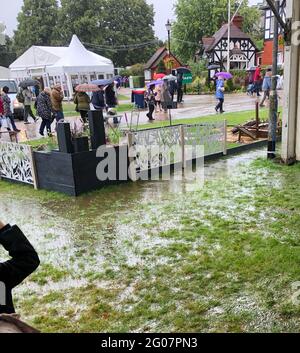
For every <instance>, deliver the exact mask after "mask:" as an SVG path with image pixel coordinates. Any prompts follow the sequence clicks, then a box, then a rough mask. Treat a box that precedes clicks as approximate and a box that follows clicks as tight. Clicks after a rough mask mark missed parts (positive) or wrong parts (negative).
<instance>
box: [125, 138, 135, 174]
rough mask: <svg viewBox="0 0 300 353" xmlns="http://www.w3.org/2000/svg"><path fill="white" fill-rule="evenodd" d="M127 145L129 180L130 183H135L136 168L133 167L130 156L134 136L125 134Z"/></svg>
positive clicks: (132, 160)
mask: <svg viewBox="0 0 300 353" xmlns="http://www.w3.org/2000/svg"><path fill="white" fill-rule="evenodd" d="M127 144H128V159H129V170H128V172H129V178H130V179H131V180H132V181H137V175H136V174H137V173H136V168H135V166H134V157H133V156H132V155H131V152H132V149H133V146H134V134H133V133H132V132H129V133H128V134H127Z"/></svg>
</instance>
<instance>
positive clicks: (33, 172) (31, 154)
mask: <svg viewBox="0 0 300 353" xmlns="http://www.w3.org/2000/svg"><path fill="white" fill-rule="evenodd" d="M29 159H30V165H31V172H32V179H33V186H34V188H35V190H37V189H38V187H39V185H38V178H37V172H36V165H35V160H34V154H33V148H32V146H29Z"/></svg>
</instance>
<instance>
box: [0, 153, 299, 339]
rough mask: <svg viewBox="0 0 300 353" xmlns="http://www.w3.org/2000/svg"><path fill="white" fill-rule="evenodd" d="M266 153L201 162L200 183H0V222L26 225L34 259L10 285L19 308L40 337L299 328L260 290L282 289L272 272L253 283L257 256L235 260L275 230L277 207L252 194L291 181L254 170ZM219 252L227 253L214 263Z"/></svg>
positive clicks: (220, 254)
mask: <svg viewBox="0 0 300 353" xmlns="http://www.w3.org/2000/svg"><path fill="white" fill-rule="evenodd" d="M265 155H266V152H265V151H264V150H262V149H259V150H255V151H252V152H250V153H246V154H241V155H239V156H235V157H230V158H225V159H222V160H220V161H217V162H212V163H208V164H206V165H205V178H206V181H205V186H204V188H203V187H202V185H200V184H199V181H197V180H192V175H191V174H190V175H187V177H186V178H185V179H183V180H182V181H175V180H172V181H160V182H140V183H128V184H123V185H119V186H114V187H109V188H106V189H103V190H101V191H98V192H95V193H91V194H88V195H84V196H81V197H79V198H77V199H74V198H68V197H65V196H62V195H58V194H52V193H47V192H34V191H31V189H30V188H27V187H22V186H20V187H19V186H11V184H9V186H8V184H7V183H5V184H3V183H0V199H1V202H0V214H1V218H2V219H3V220H7V221H10V222H11V223H16V224H18V225H19V226H20V227H21V228H22V229H23V230H24V232H25V233H26V234H27V235H28V236H29V238H30V240H31V242H32V243H33V244H34V246H35V247H36V249H37V251H38V253H39V255H40V258H41V263H42V265H41V267H40V269H39V271H38V272H37V273H36V274H34V275H33V276H32V277H31V278H30V279H29V280H27V281H26V282H25V284H23V285H21V286H20V287H19V288H18V289H17V290H16V292H15V295H16V298H17V308H18V311H19V312H21V313H22V314H23V317H24V318H25V319H26V320H28V321H29V322H31V323H32V324H34V325H35V326H36V327H37V328H40V329H41V330H43V331H47V332H53V331H55V332H70V331H71V332H87V331H93V332H97V331H116V332H124V331H134V332H157V331H163V332H166V331H179V332H184V331H206V332H215V331H238V332H240V331H264V330H271V331H276V330H279V331H282V330H287V331H293V330H296V329H300V324H299V321H297V320H298V316H297V315H298V314H297V315H296V314H295V315H296V316H295V315H294V316H291V318H290V320H288V321H286V322H284V320H283V318H282V316H281V312H279V310H278V309H276V308H273V307H268V305H267V304H266V303H265V302H264V299H263V298H262V296H263V295H262V294H260V292H261V287H262V286H263V287H265V281H269V283H271V284H272V285H274V286H275V284H276V285H277V284H278V283H277V282H276V281H277V279H279V277H277V276H278V275H279V273H280V270H279V273H278V274H275V277H276V278H275V279H273V277H272V275H270V274H269V273H268V274H264V273H261V276H258V278H256V280H254V279H253V278H254V277H253V275H254V273H255V271H258V272H259V271H260V270H261V271H262V272H263V270H262V268H263V266H266V265H264V264H259V261H258V264H259V265H258V268H257V269H256V270H254V269H253V273H252V272H251V274H248V273H247V274H246V273H245V271H246V268H247V269H248V268H250V267H251V266H253V264H252V262H251V266H250V265H246V264H244V265H243V266H242V267H241V268H239V267H238V265H237V264H236V263H235V261H241V258H242V257H243V256H242V257H241V253H239V252H237V253H236V254H234V253H233V252H234V251H235V250H236V248H237V247H239V246H241V244H243V249H242V253H243V254H248V255H247V256H249V258H250V257H251V256H250V254H251V253H252V252H253V253H254V252H255V256H258V255H257V253H256V251H258V250H257V249H256V248H255V246H256V243H259V244H258V248H259V249H261V246H262V244H261V243H260V242H261V241H263V240H262V239H263V238H264V237H266V238H268V237H273V234H272V231H271V230H270V229H269V227H270V226H271V224H272V223H274V222H276V219H277V215H276V212H275V209H273V208H272V210H273V213H270V210H269V209H268V208H265V207H264V206H263V205H262V206H261V207H262V208H261V209H260V205H259V204H258V203H257V199H256V197H258V196H259V195H260V193H261V192H263V190H264V188H269V187H270V188H271V189H274V190H275V191H276V190H279V189H280V188H282V187H283V185H284V186H285V185H286V184H289V179H286V180H285V178H284V175H282V174H281V173H279V172H278V174H277V176H276V177H275V178H273V179H272V182H271V184H270V179H269V177H270V175H269V174H270V171H269V170H268V169H267V168H265V167H262V168H260V169H259V170H257V169H255V168H253V167H250V165H252V162H253V161H254V160H256V159H257V158H259V157H265ZM275 174H276V173H275ZM297 175H298V174H297ZM273 177H274V175H273ZM298 177H299V175H298ZM293 180H294V179H293ZM298 182H299V178H298ZM296 217H299V214H298V213H297V214H296ZM297 221H298V218H297ZM223 232H224V234H223ZM259 232H261V234H260V233H259ZM275 233H276V232H275ZM275 233H274V234H275ZM247 234H249V235H247ZM251 234H252V235H251ZM254 234H255V236H257V239H256V238H255V243H252V242H250V241H249V244H248V243H246V240H245V239H246V238H247V237H248V236H250V237H252V236H253V237H254ZM298 235H299V234H298ZM274 236H275V235H274ZM295 236H296V237H297V235H295ZM286 239H288V234H287V235H286ZM282 241H284V240H282ZM286 241H287V240H286ZM265 245H266V244H265ZM265 245H264V246H265ZM274 246H275V245H274ZM224 252H225V253H226V256H229V255H230V256H233V257H232V258H231V260H230V258H229V259H227V258H226V259H225V258H224V262H223V263H221V261H220V259H221V258H222V259H223V257H224V256H225V255H224ZM1 254H3V252H2V253H1ZM290 254H293V252H291V253H290ZM261 256H262V254H261ZM225 260H226V261H225ZM251 260H252V258H251ZM249 261H250V260H249ZM266 261H267V260H266ZM216 266H217V267H218V268H216ZM259 266H262V268H261V269H259ZM195 270H196V271H195ZM274 271H275V270H274V269H273V272H274ZM295 271H296V270H295ZM270 272H271V271H270ZM275 272H276V271H275ZM298 275H299V280H300V272H299V270H298V271H296V272H295V276H298ZM252 280H253V281H254V282H255V283H254V282H253V283H251V281H252ZM290 281H292V279H290ZM272 285H271V288H272ZM289 285H290V283H289V282H288V283H287V284H286V286H289ZM255 288H256V290H257V292H256V291H255ZM288 288H289V287H288ZM286 290H287V289H286V288H284V291H286ZM296 319H297V320H296ZM297 322H298V323H297Z"/></svg>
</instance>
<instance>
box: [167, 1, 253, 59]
mask: <svg viewBox="0 0 300 353" xmlns="http://www.w3.org/2000/svg"><path fill="white" fill-rule="evenodd" d="M238 4H239V1H235V2H233V1H232V5H233V9H232V11H234V10H235V9H236V8H237V6H238ZM227 5H228V0H209V1H207V0H178V1H177V4H176V7H175V13H176V15H177V21H176V22H175V24H174V26H173V34H172V37H173V47H174V50H175V53H176V54H177V55H178V57H179V58H180V59H181V60H182V61H184V62H187V61H188V60H190V59H192V58H193V57H194V55H195V53H196V52H197V50H198V49H199V45H200V42H201V41H202V38H203V37H206V36H212V35H213V34H214V33H215V32H216V31H217V30H219V29H220V27H221V26H222V24H223V23H227V22H228V11H227ZM239 14H241V15H244V18H245V22H244V28H243V30H244V31H245V32H246V33H248V34H250V35H254V36H257V35H258V28H259V21H260V12H259V10H258V9H257V8H256V7H249V5H248V1H245V2H244V4H243V5H242V7H241V9H240V11H239Z"/></svg>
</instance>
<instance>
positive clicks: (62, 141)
mask: <svg viewBox="0 0 300 353" xmlns="http://www.w3.org/2000/svg"><path fill="white" fill-rule="evenodd" d="M89 126H90V132H91V136H90V141H91V146H89V144H88V138H87V137H86V138H75V139H73V141H72V136H71V131H70V124H69V123H59V124H58V129H57V137H58V145H59V150H58V151H51V152H34V159H35V165H36V171H37V176H38V180H39V188H41V189H46V190H50V191H58V192H62V193H65V194H67V195H70V196H78V195H80V194H82V193H86V192H89V191H92V190H95V189H99V188H101V187H103V186H104V185H107V184H108V183H110V184H111V183H114V182H112V181H108V180H107V181H100V180H99V179H98V178H97V175H96V170H97V166H98V164H99V163H100V162H101V161H102V160H103V159H104V158H105V157H97V149H98V147H100V146H106V147H105V148H106V149H107V152H108V155H109V149H112V148H113V149H115V152H116V156H117V163H116V175H117V179H116V181H115V183H117V182H120V181H119V168H118V166H119V165H120V163H119V159H120V149H126V151H124V153H125V154H126V156H127V146H110V145H106V137H105V126H104V119H103V114H102V112H101V111H90V112H89ZM79 140H81V142H79ZM78 146H80V147H81V148H79V149H78ZM123 155H124V154H123Z"/></svg>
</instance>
